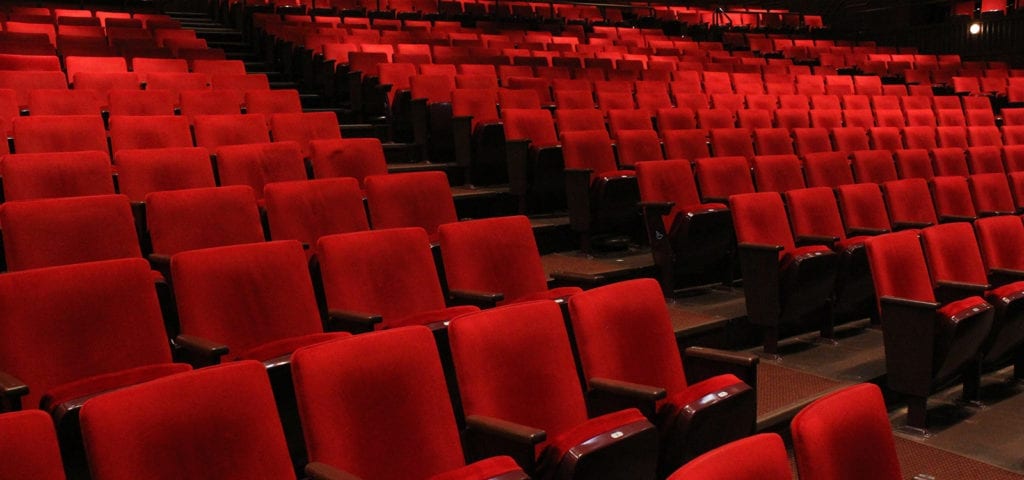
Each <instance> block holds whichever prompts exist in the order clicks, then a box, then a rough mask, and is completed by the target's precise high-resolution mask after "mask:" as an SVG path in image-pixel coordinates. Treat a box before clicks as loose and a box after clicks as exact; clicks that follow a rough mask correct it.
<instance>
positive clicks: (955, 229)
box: [921, 222, 988, 285]
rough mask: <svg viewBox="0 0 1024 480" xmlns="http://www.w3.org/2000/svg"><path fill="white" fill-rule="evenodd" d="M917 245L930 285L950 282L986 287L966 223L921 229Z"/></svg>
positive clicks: (976, 248) (982, 269) (969, 226)
mask: <svg viewBox="0 0 1024 480" xmlns="http://www.w3.org/2000/svg"><path fill="white" fill-rule="evenodd" d="M921 244H922V245H923V246H924V253H925V258H926V259H927V260H928V271H929V272H930V273H931V278H932V284H933V285H936V284H937V283H938V282H940V281H953V282H964V283H973V284H978V285H986V284H988V278H987V276H986V275H985V264H984V263H983V262H982V260H981V251H980V250H979V249H978V241H977V240H976V239H975V238H974V229H973V228H972V227H971V224H970V223H967V222H954V223H946V224H942V225H936V226H933V227H929V228H925V229H923V230H921Z"/></svg>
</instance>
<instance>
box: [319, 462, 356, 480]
mask: <svg viewBox="0 0 1024 480" xmlns="http://www.w3.org/2000/svg"><path fill="white" fill-rule="evenodd" d="M306 475H307V476H309V480H362V479H360V478H359V477H357V476H355V475H352V474H351V473H348V472H346V471H343V470H338V469H337V468H334V467H332V466H330V465H327V464H326V463H320V462H310V463H308V464H306Z"/></svg>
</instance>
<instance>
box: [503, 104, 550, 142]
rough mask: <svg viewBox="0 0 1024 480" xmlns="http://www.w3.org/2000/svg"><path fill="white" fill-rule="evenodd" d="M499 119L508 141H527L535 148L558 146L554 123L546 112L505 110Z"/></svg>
mask: <svg viewBox="0 0 1024 480" xmlns="http://www.w3.org/2000/svg"><path fill="white" fill-rule="evenodd" d="M501 118H502V120H503V121H504V124H505V138H506V139H508V140H520V139H527V140H530V142H532V144H533V145H534V146H536V147H545V146H549V145H556V144H558V135H557V134H555V122H554V120H553V119H552V118H551V114H550V113H548V111H547V110H541V109H518V108H506V109H503V110H502V111H501Z"/></svg>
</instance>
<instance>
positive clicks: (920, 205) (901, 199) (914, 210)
mask: <svg viewBox="0 0 1024 480" xmlns="http://www.w3.org/2000/svg"><path fill="white" fill-rule="evenodd" d="M882 191H883V192H884V193H885V198H886V200H887V201H886V203H887V204H888V205H889V217H890V218H891V219H892V223H893V224H897V223H899V222H914V223H919V222H920V223H929V224H932V225H936V224H938V223H939V220H938V218H937V217H936V216H935V206H934V205H933V204H932V196H931V193H930V192H929V191H928V182H926V181H925V180H924V179H923V178H907V179H903V180H897V181H893V182H885V183H883V184H882Z"/></svg>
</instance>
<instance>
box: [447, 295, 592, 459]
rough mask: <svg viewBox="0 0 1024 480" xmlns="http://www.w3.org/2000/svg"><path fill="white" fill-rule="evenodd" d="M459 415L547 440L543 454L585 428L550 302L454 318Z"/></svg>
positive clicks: (571, 363)
mask: <svg viewBox="0 0 1024 480" xmlns="http://www.w3.org/2000/svg"><path fill="white" fill-rule="evenodd" d="M448 337H449V341H450V342H451V348H452V358H453V361H454V363H455V373H456V376H457V377H458V382H459V391H460V394H461V396H462V404H463V409H464V411H465V413H466V415H485V416H489V417H494V418H499V419H503V420H507V421H511V422H515V423H518V424H521V425H527V426H530V427H533V428H539V429H542V430H544V431H546V432H547V434H548V442H546V443H543V444H541V445H540V447H539V448H541V449H543V448H544V447H545V446H546V445H547V443H552V442H554V441H555V439H557V438H559V436H560V435H562V434H563V433H565V432H569V431H572V429H574V428H576V427H578V426H580V425H583V424H585V423H586V422H587V411H586V405H585V404H584V400H583V395H582V392H581V389H580V384H579V379H578V377H577V376H576V367H575V362H574V360H573V357H572V351H571V348H570V346H569V338H568V335H567V334H566V331H565V327H564V323H563V320H562V314H561V311H560V310H559V308H558V305H557V304H555V303H554V302H550V301H538V302H528V303H520V304H516V305H511V306H506V307H498V308H493V309H489V310H485V311H482V312H479V313H474V314H470V315H464V316H461V317H459V318H457V319H455V320H453V321H452V322H451V324H449V326H448Z"/></svg>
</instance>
